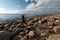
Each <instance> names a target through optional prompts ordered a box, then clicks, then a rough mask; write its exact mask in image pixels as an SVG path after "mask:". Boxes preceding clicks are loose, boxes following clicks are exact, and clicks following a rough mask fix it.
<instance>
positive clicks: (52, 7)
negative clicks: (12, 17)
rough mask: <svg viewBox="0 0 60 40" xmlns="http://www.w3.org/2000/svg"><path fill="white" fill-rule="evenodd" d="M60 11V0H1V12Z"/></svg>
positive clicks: (37, 12)
mask: <svg viewBox="0 0 60 40" xmlns="http://www.w3.org/2000/svg"><path fill="white" fill-rule="evenodd" d="M42 13H60V0H0V14H42Z"/></svg>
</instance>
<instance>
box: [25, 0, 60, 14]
mask: <svg viewBox="0 0 60 40" xmlns="http://www.w3.org/2000/svg"><path fill="white" fill-rule="evenodd" d="M35 1H36V2H37V3H36V4H34V3H31V4H29V5H28V6H26V9H25V10H26V11H25V12H26V13H60V0H35ZM25 12H24V13H25Z"/></svg>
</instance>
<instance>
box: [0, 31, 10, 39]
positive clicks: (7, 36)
mask: <svg viewBox="0 0 60 40" xmlns="http://www.w3.org/2000/svg"><path fill="white" fill-rule="evenodd" d="M10 37H11V33H10V32H8V31H0V40H9V39H10Z"/></svg>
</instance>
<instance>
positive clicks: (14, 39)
mask: <svg viewBox="0 0 60 40" xmlns="http://www.w3.org/2000/svg"><path fill="white" fill-rule="evenodd" d="M0 31H2V32H1V33H4V35H6V34H9V35H10V34H11V35H10V36H8V37H7V38H8V39H7V38H4V37H6V36H7V35H6V36H4V35H3V34H1V33H0V35H3V36H4V37H3V36H1V37H0V40H47V39H48V38H49V36H50V35H52V34H60V14H46V15H36V16H35V17H31V18H27V19H26V20H25V22H23V24H22V20H16V21H10V22H3V23H0ZM6 31H7V32H6ZM8 32H9V33H8ZM48 40H49V39H48Z"/></svg>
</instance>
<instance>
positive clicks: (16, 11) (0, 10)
mask: <svg viewBox="0 0 60 40" xmlns="http://www.w3.org/2000/svg"><path fill="white" fill-rule="evenodd" d="M20 11H21V10H8V9H6V8H0V14H18V13H20Z"/></svg>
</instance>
